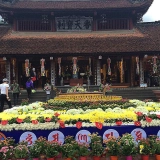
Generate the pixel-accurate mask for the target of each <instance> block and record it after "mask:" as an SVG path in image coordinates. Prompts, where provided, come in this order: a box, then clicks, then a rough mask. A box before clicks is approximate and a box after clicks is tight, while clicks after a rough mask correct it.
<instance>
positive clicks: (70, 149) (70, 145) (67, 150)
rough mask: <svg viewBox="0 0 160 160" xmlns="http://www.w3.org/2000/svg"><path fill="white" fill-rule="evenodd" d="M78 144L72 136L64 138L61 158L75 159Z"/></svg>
mask: <svg viewBox="0 0 160 160" xmlns="http://www.w3.org/2000/svg"><path fill="white" fill-rule="evenodd" d="M78 149H79V147H78V142H77V141H76V140H74V138H73V136H66V137H65V144H63V145H62V156H63V157H64V158H75V157H77V156H78V152H79V150H78Z"/></svg>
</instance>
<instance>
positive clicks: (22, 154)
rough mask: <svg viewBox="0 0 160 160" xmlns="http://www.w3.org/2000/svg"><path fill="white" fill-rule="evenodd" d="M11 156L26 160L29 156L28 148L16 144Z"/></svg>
mask: <svg viewBox="0 0 160 160" xmlns="http://www.w3.org/2000/svg"><path fill="white" fill-rule="evenodd" d="M13 155H14V157H15V158H19V159H22V158H27V157H28V156H29V150H28V147H27V146H26V145H24V144H18V145H17V146H16V147H14V149H13Z"/></svg>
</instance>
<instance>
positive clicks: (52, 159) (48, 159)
mask: <svg viewBox="0 0 160 160" xmlns="http://www.w3.org/2000/svg"><path fill="white" fill-rule="evenodd" d="M47 160H55V158H54V157H52V158H47Z"/></svg>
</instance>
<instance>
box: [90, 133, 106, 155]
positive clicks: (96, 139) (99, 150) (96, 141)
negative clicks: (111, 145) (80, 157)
mask: <svg viewBox="0 0 160 160" xmlns="http://www.w3.org/2000/svg"><path fill="white" fill-rule="evenodd" d="M90 137H91V143H90V149H91V155H92V156H101V155H102V154H103V151H104V147H103V143H102V137H101V136H99V135H98V133H92V134H91V135H90Z"/></svg>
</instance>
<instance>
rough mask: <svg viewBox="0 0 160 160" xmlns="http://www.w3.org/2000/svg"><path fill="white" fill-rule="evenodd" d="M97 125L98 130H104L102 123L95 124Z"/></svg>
mask: <svg viewBox="0 0 160 160" xmlns="http://www.w3.org/2000/svg"><path fill="white" fill-rule="evenodd" d="M95 125H96V127H97V128H98V129H102V127H103V124H102V123H100V122H95Z"/></svg>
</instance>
